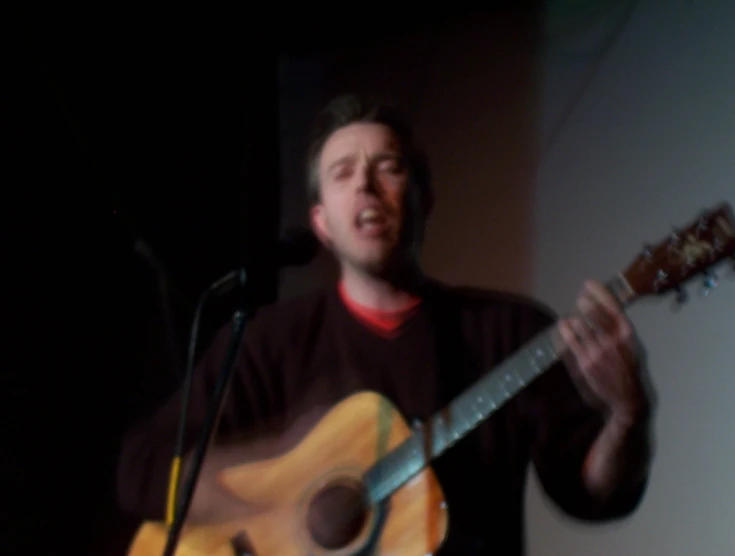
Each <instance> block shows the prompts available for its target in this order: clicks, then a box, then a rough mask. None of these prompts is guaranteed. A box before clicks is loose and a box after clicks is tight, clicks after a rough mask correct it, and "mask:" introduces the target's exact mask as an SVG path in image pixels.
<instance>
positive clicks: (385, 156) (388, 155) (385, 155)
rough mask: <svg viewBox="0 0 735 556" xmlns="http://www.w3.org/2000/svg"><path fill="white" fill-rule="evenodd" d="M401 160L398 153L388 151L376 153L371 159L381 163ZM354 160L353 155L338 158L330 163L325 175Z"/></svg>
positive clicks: (401, 156)
mask: <svg viewBox="0 0 735 556" xmlns="http://www.w3.org/2000/svg"><path fill="white" fill-rule="evenodd" d="M401 158H403V155H402V154H401V153H400V152H399V151H396V152H390V151H383V152H381V153H378V154H377V155H375V156H374V157H373V160H372V161H373V162H382V161H383V160H401ZM354 159H355V155H352V154H348V155H345V156H343V157H341V158H338V159H337V160H335V161H334V162H332V163H331V164H330V165H329V166H327V173H329V172H331V171H332V170H334V169H335V168H337V167H338V166H341V165H342V164H346V163H348V162H351V161H353V160H354Z"/></svg>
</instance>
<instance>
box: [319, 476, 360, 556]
mask: <svg viewBox="0 0 735 556" xmlns="http://www.w3.org/2000/svg"><path fill="white" fill-rule="evenodd" d="M367 517H368V504H367V497H366V495H365V490H364V488H363V486H362V484H360V483H359V482H358V481H349V482H345V481H341V482H338V483H334V484H330V485H327V486H326V487H324V488H323V489H322V490H320V491H319V492H317V493H316V495H315V496H314V498H312V499H311V503H310V504H309V509H308V511H307V514H306V524H307V527H308V530H309V533H310V534H311V538H312V539H314V541H315V542H316V543H317V544H318V545H319V546H321V547H323V548H326V549H328V550H337V549H339V548H343V547H345V546H347V545H348V544H350V543H351V542H352V541H354V540H355V539H356V538H357V536H358V535H359V534H360V532H361V531H362V529H363V527H364V526H365V522H366V521H367Z"/></svg>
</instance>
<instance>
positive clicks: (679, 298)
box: [674, 286, 689, 310]
mask: <svg viewBox="0 0 735 556" xmlns="http://www.w3.org/2000/svg"><path fill="white" fill-rule="evenodd" d="M674 291H675V292H676V297H675V298H674V310H678V309H679V308H680V307H681V306H682V305H684V303H686V302H687V301H688V299H689V295H688V294H687V292H686V291H685V290H684V288H683V287H682V286H677V287H676V288H675V289H674Z"/></svg>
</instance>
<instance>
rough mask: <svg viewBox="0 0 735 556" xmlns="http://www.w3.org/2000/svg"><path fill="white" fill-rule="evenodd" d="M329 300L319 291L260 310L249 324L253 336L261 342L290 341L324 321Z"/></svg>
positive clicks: (328, 292)
mask: <svg viewBox="0 0 735 556" xmlns="http://www.w3.org/2000/svg"><path fill="white" fill-rule="evenodd" d="M333 296H334V293H333V292H332V291H331V290H330V289H328V288H326V289H324V288H322V289H318V290H315V291H312V292H309V293H305V294H300V295H298V296H294V297H291V298H288V299H285V300H281V301H278V302H275V303H272V304H269V305H265V306H263V307H260V308H259V309H258V310H257V312H256V313H255V315H254V318H253V321H252V324H253V327H254V328H255V332H257V334H258V336H260V337H261V339H264V338H271V339H273V341H288V340H289V339H291V340H294V339H295V337H296V336H300V335H303V334H304V333H306V331H308V330H309V329H311V328H313V327H314V326H316V325H317V324H318V323H320V322H321V321H322V320H323V319H324V318H325V317H326V315H327V314H328V312H329V307H330V305H331V303H332V298H333Z"/></svg>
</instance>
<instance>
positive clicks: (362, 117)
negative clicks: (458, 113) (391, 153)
mask: <svg viewBox="0 0 735 556" xmlns="http://www.w3.org/2000/svg"><path fill="white" fill-rule="evenodd" d="M357 122H371V123H378V124H383V125H385V126H387V127H389V128H390V129H391V130H393V133H395V134H396V136H397V137H398V141H399V143H400V144H401V149H402V150H403V155H404V157H405V162H406V165H407V168H408V170H409V174H410V179H411V182H412V183H413V184H414V185H415V186H417V187H418V189H419V195H420V196H421V198H422V199H424V200H426V199H428V198H429V197H430V188H431V183H430V182H431V180H430V176H429V164H428V161H427V159H426V155H425V154H424V152H423V151H421V150H420V149H419V148H418V147H417V145H416V144H415V142H414V138H413V132H412V131H411V126H410V125H409V123H408V121H407V120H406V119H405V118H404V116H403V114H402V113H401V112H400V110H399V109H398V108H397V107H396V106H395V105H394V104H392V103H388V102H381V101H380V100H378V99H377V98H376V97H373V96H358V95H354V94H349V95H343V96H340V97H337V98H335V99H333V100H332V101H331V102H330V103H329V104H327V106H326V107H325V108H324V109H323V110H322V111H321V113H320V114H319V115H318V116H317V119H316V121H315V122H314V126H313V128H312V134H311V139H310V142H309V148H308V151H307V160H306V166H307V167H306V184H307V185H306V186H307V195H308V202H309V206H312V205H314V204H316V203H318V202H319V200H320V187H319V156H320V155H321V152H322V148H323V147H324V144H325V143H326V142H327V139H329V137H330V136H331V135H332V134H333V133H334V132H335V131H337V130H338V129H340V128H342V127H346V126H348V125H350V124H353V123H357Z"/></svg>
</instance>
